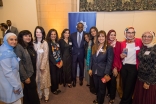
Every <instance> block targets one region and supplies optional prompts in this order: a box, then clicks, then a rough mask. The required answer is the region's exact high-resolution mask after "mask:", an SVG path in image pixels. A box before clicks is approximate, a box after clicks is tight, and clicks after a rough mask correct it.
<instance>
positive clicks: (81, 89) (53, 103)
mask: <svg viewBox="0 0 156 104" xmlns="http://www.w3.org/2000/svg"><path fill="white" fill-rule="evenodd" d="M60 90H61V91H62V92H61V93H60V94H59V95H54V94H52V93H50V99H49V102H48V103H45V102H44V101H43V100H42V101H41V104H93V103H92V102H93V100H94V99H95V98H96V96H95V95H93V94H91V93H90V92H89V88H88V87H87V86H86V82H85V81H84V84H83V86H80V85H79V82H78V81H77V84H76V87H72V88H68V87H63V85H60ZM108 100H109V98H107V97H105V103H104V104H108ZM119 101H120V98H119V96H118V94H117V95H116V99H115V103H114V104H119ZM0 104H3V103H1V102H0Z"/></svg>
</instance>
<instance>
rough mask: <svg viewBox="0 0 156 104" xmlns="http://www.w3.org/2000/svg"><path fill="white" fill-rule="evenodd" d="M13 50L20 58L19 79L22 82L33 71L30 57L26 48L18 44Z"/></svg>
mask: <svg viewBox="0 0 156 104" xmlns="http://www.w3.org/2000/svg"><path fill="white" fill-rule="evenodd" d="M14 52H15V54H16V55H17V57H19V58H20V61H19V73H20V78H21V81H22V82H24V81H25V80H26V79H28V78H30V77H31V76H32V75H33V73H34V69H33V65H32V61H31V57H30V55H29V53H28V51H27V49H25V48H23V47H22V46H21V45H20V44H17V46H16V47H15V49H14Z"/></svg>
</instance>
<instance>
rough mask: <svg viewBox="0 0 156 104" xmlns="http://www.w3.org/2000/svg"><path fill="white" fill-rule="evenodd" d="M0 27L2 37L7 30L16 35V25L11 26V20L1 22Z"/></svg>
mask: <svg viewBox="0 0 156 104" xmlns="http://www.w3.org/2000/svg"><path fill="white" fill-rule="evenodd" d="M0 29H1V31H2V32H3V37H4V34H6V33H9V32H12V33H14V34H16V35H18V29H17V28H16V27H14V26H12V22H11V20H7V21H6V23H1V24H0Z"/></svg>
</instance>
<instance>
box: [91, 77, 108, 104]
mask: <svg viewBox="0 0 156 104" xmlns="http://www.w3.org/2000/svg"><path fill="white" fill-rule="evenodd" d="M93 78H94V83H95V90H96V94H97V95H96V97H97V101H98V104H103V103H104V98H105V93H106V83H102V81H101V78H102V77H101V76H97V75H96V74H94V75H93Z"/></svg>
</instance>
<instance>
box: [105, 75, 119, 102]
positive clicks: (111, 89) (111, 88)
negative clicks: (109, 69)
mask: <svg viewBox="0 0 156 104" xmlns="http://www.w3.org/2000/svg"><path fill="white" fill-rule="evenodd" d="M110 77H111V80H110V81H109V82H107V90H108V94H109V95H110V99H111V100H113V99H115V96H116V84H117V82H116V77H115V76H113V74H112V75H111V76H110Z"/></svg>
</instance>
